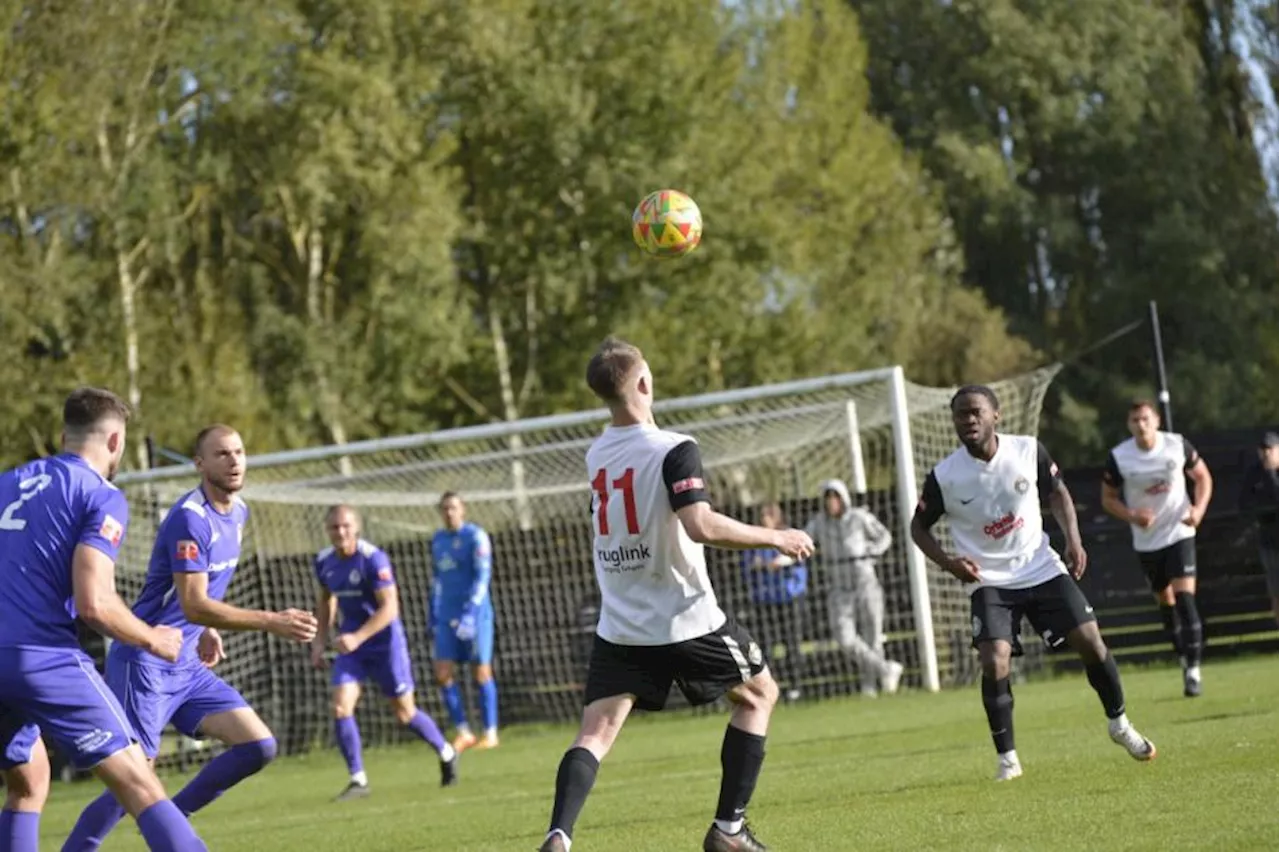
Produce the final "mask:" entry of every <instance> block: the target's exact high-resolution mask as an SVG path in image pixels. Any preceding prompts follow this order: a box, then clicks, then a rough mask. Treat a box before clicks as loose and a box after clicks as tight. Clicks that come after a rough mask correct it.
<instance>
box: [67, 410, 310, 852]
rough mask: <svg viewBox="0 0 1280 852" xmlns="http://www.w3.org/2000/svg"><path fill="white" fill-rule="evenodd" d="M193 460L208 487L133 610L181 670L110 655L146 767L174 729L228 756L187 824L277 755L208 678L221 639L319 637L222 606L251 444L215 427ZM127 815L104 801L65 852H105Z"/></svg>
mask: <svg viewBox="0 0 1280 852" xmlns="http://www.w3.org/2000/svg"><path fill="white" fill-rule="evenodd" d="M194 460H195V464H196V469H197V470H198V471H199V472H200V478H201V482H200V487H198V488H196V489H195V490H194V491H190V492H188V493H186V494H184V495H183V496H182V497H180V498H178V501H177V502H176V503H175V504H174V505H173V508H171V509H170V510H169V513H168V515H166V516H165V520H164V523H163V524H161V525H160V531H159V533H157V535H156V543H155V547H154V549H153V550H152V552H151V564H150V566H149V567H148V569H147V579H146V582H145V583H144V585H143V587H142V594H141V595H139V597H138V600H137V602H136V603H135V604H134V606H133V611H134V614H135V615H137V616H138V618H140V619H142V621H144V622H146V623H147V624H162V625H167V626H170V627H175V628H178V629H179V630H181V631H182V638H183V641H182V652H181V654H180V655H179V656H178V659H177V661H176V662H173V661H166V660H162V659H160V658H158V657H156V656H155V655H154V654H151V653H148V652H146V651H142V650H139V649H137V648H134V647H129V646H123V645H113V646H112V648H111V651H110V652H109V653H108V654H107V682H108V684H110V686H111V689H112V690H113V691H114V692H115V694H116V695H117V696H118V697H119V698H120V700H121V702H122V704H123V705H124V709H125V712H126V713H127V714H128V718H129V721H130V722H131V723H132V725H133V727H134V728H135V729H136V730H137V733H138V738H139V740H140V742H141V744H142V749H143V751H144V752H145V753H146V755H147V757H148V758H150V759H151V760H155V757H156V754H157V752H158V751H159V749H160V733H161V731H162V730H163V729H164V727H165V725H167V724H169V722H173V724H174V726H175V727H176V728H177V729H178V730H179V731H181V732H182V733H184V734H186V735H187V736H202V737H212V738H214V739H217V740H221V741H222V742H223V743H225V744H226V745H228V746H230V748H228V749H227V750H226V751H224V752H223V753H222V754H220V755H218V756H217V757H215V758H214V759H213V760H211V761H209V763H208V764H206V765H205V767H204V768H203V769H202V770H200V773H199V774H198V775H196V777H195V778H193V779H192V780H191V782H190V783H189V784H187V786H186V787H184V788H183V789H182V790H181V791H179V793H178V794H177V795H176V796H174V799H173V801H174V804H175V805H177V806H178V807H179V808H180V809H181V811H182V813H184V814H192V813H194V812H196V811H198V810H199V809H200V808H202V807H204V806H205V805H207V804H209V803H210V802H212V801H213V800H214V799H216V798H218V797H219V796H221V795H222V794H223V793H224V792H226V790H228V789H229V788H230V787H232V786H233V785H235V784H237V783H239V782H240V781H242V780H244V779H245V778H247V777H249V776H250V775H252V774H254V773H255V772H257V771H258V770H260V769H262V767H263V766H265V765H266V764H267V763H269V762H270V761H271V760H272V758H274V757H275V754H276V741H275V738H274V737H273V736H272V735H271V731H270V730H269V729H268V728H267V726H266V724H265V723H263V721H262V719H261V718H259V717H258V714H257V713H255V712H254V711H253V710H252V709H251V708H250V707H249V706H248V705H247V704H246V703H245V700H244V698H243V697H241V695H240V693H239V692H237V691H236V690H235V689H233V688H232V687H231V686H230V685H229V684H227V682H226V681H224V680H222V678H220V677H218V676H217V675H215V674H214V673H213V672H212V671H211V670H210V669H211V668H212V666H214V665H216V664H217V663H218V662H219V661H220V660H221V659H222V658H223V653H222V639H221V637H220V636H219V635H218V632H217V631H218V629H225V630H265V631H267V632H269V633H274V634H276V635H277V636H281V637H283V638H285V639H293V640H295V641H299V642H307V641H310V640H311V639H312V637H314V636H315V633H316V620H315V618H314V617H313V616H312V615H311V613H309V612H305V611H303V610H297V609H287V610H284V611H283V612H263V611H259V610H249V609H240V608H239V607H234V606H230V605H229V604H225V603H223V602H222V599H223V597H224V596H225V595H226V593H227V586H228V585H230V583H231V577H232V575H233V574H234V573H235V569H236V565H237V564H238V563H239V560H240V540H241V538H242V536H243V535H244V527H245V523H246V522H247V521H248V519H249V510H248V508H247V507H246V506H245V504H244V502H243V501H242V500H241V499H240V498H239V497H238V496H237V492H239V491H240V489H241V488H243V487H244V472H245V454H244V443H243V442H242V441H241V440H240V435H239V434H237V433H236V431H235V430H234V429H232V428H231V427H229V426H221V425H218V426H210V427H208V428H206V429H203V430H202V431H201V432H200V434H199V435H198V436H197V437H196V442H195V458H194ZM122 815H123V810H122V809H121V808H120V806H119V805H118V804H116V801H115V800H114V799H113V798H112V797H111V796H109V795H104V796H100V797H99V798H98V799H96V800H95V801H93V802H91V803H90V804H89V806H88V807H87V808H85V811H84V813H82V814H81V815H80V820H79V822H77V823H76V826H75V829H74V830H73V831H72V832H71V836H70V837H69V838H68V839H67V842H66V844H65V845H64V846H63V847H62V849H63V852H85V850H92V849H97V848H98V847H99V846H100V845H101V843H102V840H103V839H104V838H105V837H106V836H107V834H108V833H109V832H110V831H111V829H112V827H113V826H114V825H115V824H116V822H118V821H119V819H120V817H121V816H122Z"/></svg>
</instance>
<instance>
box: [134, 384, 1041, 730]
mask: <svg viewBox="0 0 1280 852" xmlns="http://www.w3.org/2000/svg"><path fill="white" fill-rule="evenodd" d="M1057 370H1058V367H1057V365H1054V366H1050V367H1046V368H1042V369H1040V370H1037V371H1034V372H1031V373H1027V374H1024V375H1021V376H1017V377H1014V378H1010V379H1006V380H1003V381H1000V382H995V383H993V384H992V387H993V388H994V389H995V391H996V393H997V394H998V395H999V396H1000V398H1001V403H1002V406H1001V407H1002V411H1003V423H1002V427H1003V428H1004V429H1005V430H1007V431H1013V432H1024V433H1031V434H1034V433H1035V432H1036V430H1037V423H1038V419H1039V414H1040V408H1041V405H1042V402H1043V398H1044V393H1045V390H1046V389H1047V387H1048V385H1049V383H1050V382H1051V381H1052V379H1053V377H1054V375H1055V374H1056V373H1057ZM951 393H952V389H950V388H930V387H924V386H920V385H915V384H912V383H911V382H908V381H907V380H906V379H905V377H904V375H903V370H902V368H901V367H886V368H883V369H877V370H866V371H861V372H856V373H844V374H839V375H832V376H824V377H820V378H812V379H802V380H797V381H790V382H783V383H779V384H772V385H764V386H760V387H752V388H743V389H739V390H728V391H721V392H716V393H707V394H701V395H698V396H690V397H682V398H676V399H667V400H661V401H659V402H658V403H657V404H656V405H655V408H654V414H655V418H656V419H657V421H658V423H659V425H661V426H663V427H666V428H671V429H675V430H677V431H681V432H686V433H689V434H691V435H693V436H694V437H696V438H697V439H698V441H699V444H700V447H701V450H702V455H703V462H704V467H705V471H706V476H707V478H708V480H709V487H710V488H711V492H712V497H713V499H714V500H715V501H716V504H717V507H718V508H721V509H722V510H724V511H726V512H728V513H729V514H731V515H735V516H738V517H742V518H743V519H745V520H749V521H755V520H757V519H758V510H759V507H760V506H761V505H762V504H763V503H765V502H774V501H776V502H778V503H780V504H781V505H782V507H783V509H784V511H785V513H786V515H787V517H788V521H789V522H790V523H791V524H792V525H793V526H797V527H802V526H803V525H804V523H805V521H806V520H807V519H808V518H809V517H811V516H812V515H813V514H814V513H815V512H817V511H820V510H821V509H820V503H821V495H820V494H819V493H818V492H819V488H820V483H821V482H823V481H824V480H827V479H831V478H840V479H844V480H846V482H847V483H848V485H849V490H850V492H851V493H852V494H853V495H854V500H855V502H856V503H858V504H860V505H862V506H863V507H864V508H866V509H868V510H870V511H871V512H873V513H874V514H875V515H876V516H877V517H878V518H879V519H880V521H881V522H882V523H883V524H884V525H885V526H886V527H887V528H888V529H889V530H890V532H891V534H892V537H893V542H892V546H891V548H890V550H889V551H888V552H887V553H885V554H884V555H883V556H880V557H878V558H877V560H876V570H877V574H878V576H879V578H880V582H881V584H882V586H883V588H884V596H885V605H884V623H883V629H882V631H881V634H880V635H879V636H872V637H869V639H870V640H871V641H873V642H875V643H877V644H880V645H882V646H883V648H884V653H885V655H886V656H888V657H890V658H895V659H899V660H901V661H902V662H903V663H904V664H905V665H906V668H907V679H906V681H905V682H906V683H907V684H908V685H911V686H915V687H917V688H923V689H926V690H930V691H934V690H937V689H939V688H940V687H941V686H942V685H944V684H947V683H953V682H957V681H959V680H961V679H963V677H964V675H965V673H966V672H971V671H972V659H971V654H970V651H969V648H968V636H969V614H968V604H967V596H966V595H965V593H964V592H963V590H961V589H960V587H959V584H958V583H956V582H955V581H954V580H952V579H951V578H950V577H948V576H945V575H944V574H943V573H942V572H940V571H937V570H934V569H931V568H929V567H928V566H927V565H926V563H925V560H924V557H923V555H922V554H921V553H920V552H919V550H917V549H916V548H915V547H914V545H912V544H911V540H910V531H909V528H910V519H911V515H912V513H913V512H914V508H915V505H916V501H917V489H918V486H919V483H920V482H921V480H922V479H923V477H924V475H925V474H926V473H927V472H928V470H929V468H930V467H932V465H933V464H935V463H936V462H937V461H939V460H940V459H941V458H943V457H944V456H945V455H946V454H947V453H949V452H951V450H952V449H954V447H955V446H956V442H955V435H954V431H953V429H952V425H951V417H950V411H949V401H950V396H951ZM606 422H607V412H606V411H605V410H604V409H593V410H589V411H579V412H575V413H569V414H558V415H551V416H546V417H536V418H530V419H526V420H521V421H518V422H513V423H505V422H504V423H491V424H485V425H481V426H470V427H464V428H458V429H448V430H443V431H438V432H431V433H423V434H416V435H406V436H400V437H393V438H384V439H378V440H371V441H361V442H356V443H349V444H344V445H339V446H324V447H314V448H309V449H302V450H293V451H287V452H279V453H267V454H262V455H252V456H251V457H250V459H249V474H248V485H247V486H246V489H245V491H244V495H243V496H244V497H245V499H246V500H247V501H248V503H249V506H250V509H251V511H252V513H253V514H252V518H251V520H250V524H249V528H248V530H247V532H246V538H245V553H244V558H243V560H242V564H241V567H240V569H239V570H240V574H239V575H238V576H237V578H236V579H235V581H233V583H232V587H231V598H232V599H233V600H237V601H239V602H241V603H243V604H244V605H247V606H263V607H270V608H280V607H284V606H301V607H308V608H309V606H310V602H311V600H312V597H313V587H312V578H311V571H310V559H311V557H312V556H313V555H314V553H315V552H316V551H317V550H318V549H320V548H321V547H322V546H323V545H324V544H325V540H324V532H323V528H322V524H321V518H322V515H323V512H324V510H325V508H326V507H327V506H329V505H331V504H333V503H337V502H344V503H349V504H351V505H354V506H355V507H357V508H358V509H359V511H360V512H361V514H362V515H363V518H364V528H365V535H366V537H367V538H369V539H371V540H372V541H374V542H375V543H378V544H380V545H382V546H383V547H384V548H385V549H387V551H388V552H389V554H390V555H391V557H392V560H393V562H394V563H395V565H396V568H397V574H398V577H399V582H400V586H401V599H402V609H403V617H404V619H405V622H406V627H407V628H408V633H409V636H410V642H411V651H412V653H413V655H414V662H415V672H416V674H417V679H418V684H419V687H418V694H419V700H420V701H422V702H424V703H426V704H427V705H428V706H429V707H430V708H431V709H433V710H435V711H437V712H438V711H439V705H438V704H437V703H436V697H435V690H434V689H431V688H430V679H429V678H430V675H429V662H430V648H429V645H428V642H427V638H426V636H425V631H424V630H423V621H424V610H425V604H426V599H427V595H428V594H429V589H430V573H431V565H430V549H429V540H430V535H431V533H432V531H433V530H435V529H436V528H437V527H438V525H439V518H438V515H437V512H436V504H437V503H438V501H439V498H440V495H441V493H443V492H444V491H448V490H453V491H458V492H460V493H461V494H462V495H463V496H464V498H465V499H466V501H467V505H468V512H469V515H470V517H471V518H472V519H473V520H475V521H477V522H478V523H480V524H481V525H483V526H485V527H486V528H487V529H488V530H489V531H490V533H491V535H492V536H493V538H494V553H495V564H494V579H493V593H494V599H495V605H496V607H497V624H498V630H499V645H498V647H499V651H498V659H497V662H496V665H495V669H496V671H497V673H498V678H499V682H500V685H501V688H502V705H503V711H504V722H513V721H520V720H553V719H565V718H573V717H574V716H575V715H576V712H577V708H578V703H577V702H578V695H579V689H580V685H581V680H582V675H583V674H584V673H585V649H586V648H587V647H589V636H590V632H591V629H592V628H593V626H594V623H593V621H592V617H593V612H594V609H593V607H594V606H595V598H594V595H595V585H594V577H593V575H592V572H591V567H590V566H591V562H590V559H591V557H590V541H591V539H590V536H591V527H590V522H589V510H588V501H589V487H588V483H587V477H586V473H585V467H584V461H583V458H584V454H585V451H586V449H587V446H588V445H589V444H590V442H591V441H592V440H593V439H594V438H595V436H597V435H598V434H599V432H600V430H601V429H602V428H603V426H604V425H605V423H606ZM232 425H234V424H232ZM250 449H252V447H250ZM195 481H196V480H195V470H194V467H193V466H192V465H189V464H187V465H175V466H171V467H164V468H158V469H154V470H150V471H142V472H127V473H123V474H121V475H120V476H119V477H118V478H117V482H118V483H119V484H120V485H121V486H122V487H123V488H124V490H125V492H126V494H127V495H128V497H129V499H130V503H131V507H132V524H131V528H130V531H129V536H128V539H127V541H126V544H125V548H124V550H123V555H122V560H121V569H120V573H121V576H122V578H123V581H124V582H123V585H124V586H125V589H124V592H125V594H126V597H129V596H130V595H129V593H130V591H134V590H136V589H137V588H138V587H139V586H140V582H141V577H142V574H143V572H144V571H145V568H146V561H147V557H148V555H149V551H150V546H151V542H152V540H153V538H154V533H155V529H156V525H157V524H158V522H159V520H160V513H161V512H162V511H163V510H164V509H165V508H166V507H167V506H168V505H169V504H170V503H171V502H172V501H173V500H174V499H176V497H177V496H178V495H179V494H180V493H181V492H182V491H184V490H186V489H188V488H190V487H192V486H193V485H194V484H195ZM708 562H709V568H710V569H711V572H712V577H713V581H714V582H715V584H716V589H717V594H718V595H719V597H720V598H721V601H722V604H723V605H724V607H725V609H726V610H728V611H730V612H733V613H735V614H736V615H737V617H738V618H739V620H741V621H743V622H744V623H745V624H746V625H747V627H748V629H749V630H751V631H752V633H753V634H756V635H757V638H761V637H763V638H764V641H763V644H765V645H766V651H767V652H768V653H769V654H770V656H771V658H774V659H777V660H779V661H785V664H784V665H783V666H782V668H785V669H786V670H787V677H788V678H789V679H790V680H791V681H794V685H795V687H796V689H797V691H800V692H802V693H804V694H806V695H808V696H816V697H821V696H824V695H838V694H849V693H853V692H857V691H858V689H859V683H860V682H861V681H860V673H859V672H858V671H857V666H856V664H855V663H854V662H853V660H852V659H851V658H850V657H849V656H848V655H846V654H844V653H843V652H841V651H840V649H839V648H838V647H837V646H836V644H835V643H834V641H833V635H832V631H831V626H830V624H829V619H828V613H827V609H826V603H825V601H826V590H827V583H828V578H827V576H826V573H825V570H824V566H823V562H822V559H821V554H819V556H818V558H817V559H816V560H814V561H813V562H812V563H811V565H810V566H809V580H808V585H807V589H806V590H805V593H804V594H803V595H802V596H799V597H798V598H797V599H796V600H795V601H793V602H792V604H791V609H790V610H788V611H787V612H784V607H780V606H767V605H764V604H763V603H757V602H756V601H753V600H752V599H751V596H750V594H749V592H748V588H747V585H746V577H747V572H746V570H745V569H744V568H743V567H742V565H741V564H740V562H739V561H738V556H737V555H736V554H733V553H729V552H724V551H716V552H714V553H710V554H709V559H708ZM793 614H794V615H795V624H794V625H792V622H791V621H787V622H786V624H784V623H783V621H784V620H787V619H791V618H792V615H793ZM859 617H860V618H861V617H862V616H861V615H860V616H859ZM789 625H790V626H789ZM793 627H794V629H793ZM792 640H794V641H792ZM229 653H230V658H229V661H228V663H226V664H224V665H225V668H226V670H225V671H224V672H223V674H224V676H225V677H227V678H228V679H229V680H231V681H232V682H233V683H234V684H235V685H236V686H237V687H239V688H240V689H242V690H243V691H244V692H245V693H246V697H248V698H249V700H250V701H251V702H253V703H254V704H255V706H257V707H258V708H259V710H260V711H261V712H262V713H263V715H264V716H265V717H267V719H268V721H269V722H271V723H272V724H273V726H274V727H275V728H276V731H277V734H278V735H279V736H280V739H281V742H282V744H283V745H284V746H285V748H286V749H290V748H292V749H295V750H296V749H298V748H305V747H307V746H308V745H311V744H314V743H316V742H319V741H321V740H327V737H328V730H329V725H328V720H327V714H326V712H325V708H326V706H327V704H326V702H325V680H324V676H323V675H321V674H319V673H316V672H312V671H311V670H310V669H309V667H308V666H307V663H306V654H305V652H303V651H299V650H298V649H297V647H296V646H291V645H287V644H285V643H283V642H280V641H279V640H276V639H274V638H271V637H267V636H263V635H243V636H235V637H231V638H230V639H229ZM864 685H865V684H864ZM379 705H380V702H374V701H366V702H362V708H361V713H362V714H364V715H362V717H361V718H362V728H363V729H364V730H365V735H366V740H368V741H371V742H377V741H380V740H393V739H395V738H396V737H397V736H398V734H397V733H396V726H395V725H394V723H393V722H392V721H391V720H390V719H389V717H388V716H387V715H386V712H385V709H383V708H381V707H380V706H379Z"/></svg>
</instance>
